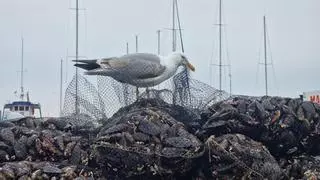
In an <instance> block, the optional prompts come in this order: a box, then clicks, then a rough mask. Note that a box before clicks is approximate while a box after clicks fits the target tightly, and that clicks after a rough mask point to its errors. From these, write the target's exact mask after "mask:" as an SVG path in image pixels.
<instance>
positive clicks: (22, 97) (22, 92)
mask: <svg viewBox="0 0 320 180" xmlns="http://www.w3.org/2000/svg"><path fill="white" fill-rule="evenodd" d="M23 51H24V49H23V37H22V38H21V72H20V73H21V74H20V75H21V77H20V78H21V87H20V88H21V94H20V98H21V100H22V101H23V99H24V88H23V56H24V54H23V53H24V52H23Z"/></svg>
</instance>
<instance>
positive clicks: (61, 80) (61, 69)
mask: <svg viewBox="0 0 320 180" xmlns="http://www.w3.org/2000/svg"><path fill="white" fill-rule="evenodd" d="M62 82H63V60H62V59H61V61H60V116H62Z"/></svg>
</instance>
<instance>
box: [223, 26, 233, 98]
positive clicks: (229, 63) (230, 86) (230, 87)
mask: <svg viewBox="0 0 320 180" xmlns="http://www.w3.org/2000/svg"><path fill="white" fill-rule="evenodd" d="M224 22H226V21H224ZM226 29H227V28H223V30H224V36H223V37H224V39H225V51H226V58H227V64H228V65H227V66H228V70H229V74H228V76H229V93H230V96H231V94H232V73H231V59H230V56H229V49H228V47H229V43H228V38H227V30H226Z"/></svg>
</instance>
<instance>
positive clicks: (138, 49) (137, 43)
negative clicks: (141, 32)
mask: <svg viewBox="0 0 320 180" xmlns="http://www.w3.org/2000/svg"><path fill="white" fill-rule="evenodd" d="M138 51H139V49H138V35H136V53H138Z"/></svg>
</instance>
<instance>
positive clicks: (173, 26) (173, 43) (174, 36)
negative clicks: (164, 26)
mask: <svg viewBox="0 0 320 180" xmlns="http://www.w3.org/2000/svg"><path fill="white" fill-rule="evenodd" d="M172 1H173V4H172V52H175V51H176V49H177V47H176V42H177V39H176V21H175V15H176V2H175V1H176V0H172Z"/></svg>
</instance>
